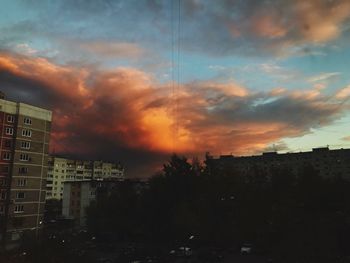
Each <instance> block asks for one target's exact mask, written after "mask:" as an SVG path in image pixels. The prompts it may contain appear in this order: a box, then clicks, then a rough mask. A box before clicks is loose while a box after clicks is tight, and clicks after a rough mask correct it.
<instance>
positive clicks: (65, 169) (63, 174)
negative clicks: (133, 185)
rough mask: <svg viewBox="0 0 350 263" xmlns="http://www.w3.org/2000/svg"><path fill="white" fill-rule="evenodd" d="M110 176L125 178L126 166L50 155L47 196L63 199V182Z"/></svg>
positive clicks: (48, 197)
mask: <svg viewBox="0 0 350 263" xmlns="http://www.w3.org/2000/svg"><path fill="white" fill-rule="evenodd" d="M108 178H112V179H113V178H114V179H123V178H124V168H123V167H122V166H121V165H120V163H109V162H102V161H82V160H72V159H66V158H60V157H55V156H51V157H49V168H48V174H47V193H46V198H47V199H62V198H63V184H64V182H67V181H84V180H92V179H96V180H98V179H108Z"/></svg>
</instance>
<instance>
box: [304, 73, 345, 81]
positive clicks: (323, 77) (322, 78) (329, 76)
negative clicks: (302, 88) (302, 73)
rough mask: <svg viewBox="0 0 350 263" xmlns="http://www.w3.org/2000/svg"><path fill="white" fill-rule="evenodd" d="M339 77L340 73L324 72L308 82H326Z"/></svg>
mask: <svg viewBox="0 0 350 263" xmlns="http://www.w3.org/2000/svg"><path fill="white" fill-rule="evenodd" d="M339 75H341V73H340V72H325V73H321V74H319V75H316V76H312V77H310V78H309V79H308V81H310V82H318V81H327V80H331V79H333V78H335V77H337V76H339Z"/></svg>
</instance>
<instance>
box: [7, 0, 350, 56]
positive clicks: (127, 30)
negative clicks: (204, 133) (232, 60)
mask: <svg viewBox="0 0 350 263" xmlns="http://www.w3.org/2000/svg"><path fill="white" fill-rule="evenodd" d="M22 5H23V6H22V8H26V9H33V10H34V11H35V12H36V13H38V15H37V16H36V17H37V20H35V19H33V18H32V20H30V21H25V23H18V24H17V25H14V27H13V28H7V29H6V30H1V29H0V30H1V31H2V33H3V34H2V35H3V36H2V38H6V39H5V40H6V43H7V45H8V46H11V43H13V39H12V38H14V39H20V40H21V41H22V42H26V40H28V39H31V38H34V37H36V38H38V37H41V38H44V39H45V38H46V39H47V40H49V41H52V44H53V45H54V44H55V41H56V40H57V39H62V38H74V37H76V38H81V39H80V40H83V41H84V40H91V41H92V40H94V41H96V43H95V44H90V45H89V46H88V47H87V48H88V49H94V50H95V51H97V52H99V53H102V54H105V50H106V52H107V50H109V51H110V52H107V53H113V54H114V53H120V52H119V51H120V49H121V48H125V47H122V46H120V45H121V44H118V45H112V46H108V45H107V46H105V48H106V49H104V48H103V49H102V48H100V44H101V43H98V41H99V40H100V39H106V37H107V38H108V40H109V41H115V42H121V43H138V45H139V46H142V47H146V48H147V49H152V48H153V49H154V50H156V51H159V50H162V51H166V50H168V49H169V46H170V42H171V36H172V35H173V34H174V37H175V39H179V40H180V43H181V49H182V50H184V51H188V52H194V51H196V52H200V53H205V54H209V55H214V56H227V55H232V54H239V55H245V56H251V55H255V56H256V55H258V56H270V55H278V56H290V55H298V56H300V55H324V54H325V53H324V51H325V50H323V49H322V47H323V44H324V43H329V42H332V41H334V40H336V39H339V38H348V36H347V28H348V27H349V20H350V1H349V0H338V1H327V0H309V1H304V0H285V1H277V0H274V1H271V0H246V1H234V0H224V1H219V2H217V1H210V0H202V1H198V0H186V1H181V2H180V19H181V20H180V21H177V20H176V19H177V18H178V5H177V3H173V2H172V1H170V2H169V1H166V0H161V1H141V2H140V1H136V0H128V1H110V0H102V1H90V0H89V1H73V2H72V1H68V0H63V1H59V2H57V3H56V2H55V3H53V2H52V3H51V2H50V3H47V2H42V1H22ZM134 17H137V18H138V19H137V21H135V19H133V18H134ZM172 18H173V19H175V20H174V21H173V20H172ZM171 21H173V22H174V23H173V26H174V27H175V28H174V27H173V26H172V22H171ZM116 25H117V26H116ZM178 26H179V27H180V28H178ZM173 30H174V31H173ZM179 32H180V35H178V33H179ZM77 36H78V37H77ZM8 38H9V39H8ZM23 38H25V39H23ZM5 40H4V41H5ZM0 42H1V39H0ZM129 48H130V46H128V49H127V50H128V52H131V55H133V56H134V55H135V53H136V54H138V51H137V50H138V49H132V50H133V51H130V49H129ZM128 52H127V54H128Z"/></svg>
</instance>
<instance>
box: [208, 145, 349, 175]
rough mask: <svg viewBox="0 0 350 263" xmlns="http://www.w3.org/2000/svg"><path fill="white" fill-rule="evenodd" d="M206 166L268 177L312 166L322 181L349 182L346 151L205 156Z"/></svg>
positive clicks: (321, 150) (327, 149) (347, 150)
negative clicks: (339, 179) (282, 170)
mask: <svg viewBox="0 0 350 263" xmlns="http://www.w3.org/2000/svg"><path fill="white" fill-rule="evenodd" d="M208 163H209V164H210V167H211V169H232V170H234V171H237V172H239V173H241V174H248V173H249V172H250V171H251V170H252V169H259V170H260V171H262V172H265V173H266V174H271V172H272V170H274V169H276V168H281V167H283V168H288V169H289V170H290V171H292V172H293V173H295V174H296V173H297V172H298V171H299V170H300V169H303V168H304V167H305V166H312V167H313V168H314V169H315V170H316V171H318V172H319V175H320V176H322V177H324V178H329V177H334V176H339V177H342V178H344V179H348V180H350V149H335V150H331V149H329V148H328V147H322V148H313V149H312V151H307V152H296V153H277V152H265V153H263V154H261V155H253V156H238V157H236V156H233V155H221V156H220V157H213V156H209V159H208Z"/></svg>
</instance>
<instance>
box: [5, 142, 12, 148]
mask: <svg viewBox="0 0 350 263" xmlns="http://www.w3.org/2000/svg"><path fill="white" fill-rule="evenodd" d="M11 146H12V141H11V140H5V147H6V148H11Z"/></svg>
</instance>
